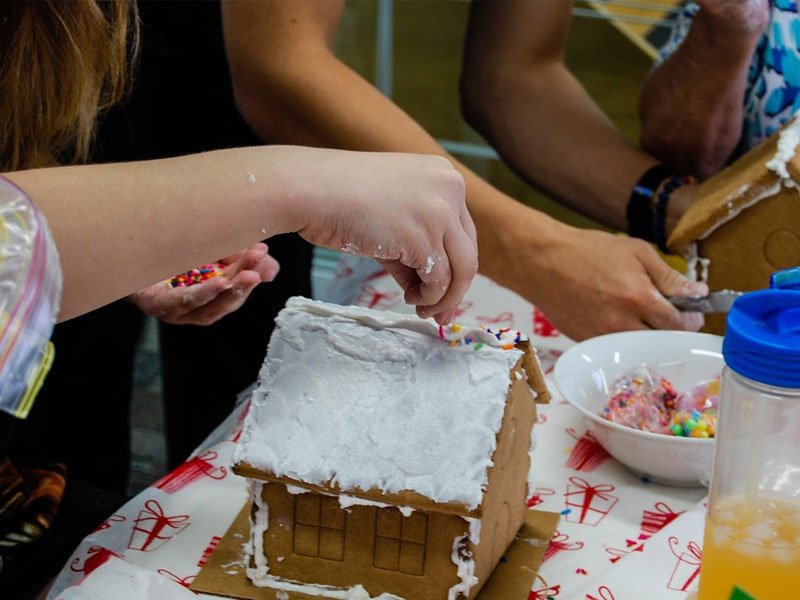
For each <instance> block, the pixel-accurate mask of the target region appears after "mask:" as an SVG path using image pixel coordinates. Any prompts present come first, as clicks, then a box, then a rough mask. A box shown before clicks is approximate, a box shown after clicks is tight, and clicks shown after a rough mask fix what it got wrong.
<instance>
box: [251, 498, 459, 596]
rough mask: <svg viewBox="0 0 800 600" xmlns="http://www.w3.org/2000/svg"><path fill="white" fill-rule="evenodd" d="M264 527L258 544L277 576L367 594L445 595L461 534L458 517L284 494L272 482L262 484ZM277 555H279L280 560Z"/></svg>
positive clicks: (453, 577) (451, 580)
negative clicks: (265, 505)
mask: <svg viewBox="0 0 800 600" xmlns="http://www.w3.org/2000/svg"><path fill="white" fill-rule="evenodd" d="M262 497H263V499H264V501H265V502H267V503H268V505H269V528H268V530H267V531H266V532H265V534H264V548H265V552H266V554H267V559H268V562H269V566H270V573H271V574H272V575H275V576H277V577H281V578H285V579H290V580H294V581H300V582H304V583H317V584H325V585H333V586H337V587H343V588H349V587H352V586H354V585H357V584H361V585H363V586H364V587H365V588H366V589H367V590H368V591H369V593H370V594H371V595H373V596H377V595H380V594H382V593H391V594H395V595H398V596H401V597H403V598H409V599H410V598H432V599H433V598H442V599H445V598H447V591H448V590H449V589H450V587H452V586H453V585H455V584H456V583H458V582H459V579H458V577H457V576H456V567H455V565H454V564H453V563H452V561H451V558H450V556H451V553H452V548H453V540H454V539H455V538H456V536H461V535H465V534H466V533H467V531H468V529H469V525H468V523H467V522H466V521H465V520H464V519H463V518H461V517H458V516H454V515H447V514H440V513H423V512H415V513H412V515H411V516H410V517H403V516H402V514H401V513H400V511H399V510H398V509H396V508H393V507H392V508H376V507H372V506H353V507H351V508H349V509H347V510H342V509H341V508H340V507H339V501H338V499H337V498H335V497H332V496H321V495H319V494H315V493H306V494H290V493H289V492H288V491H287V490H286V486H285V485H283V484H280V483H267V484H265V485H264V488H263V493H262ZM281 557H282V558H281Z"/></svg>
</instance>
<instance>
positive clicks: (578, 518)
mask: <svg viewBox="0 0 800 600" xmlns="http://www.w3.org/2000/svg"><path fill="white" fill-rule="evenodd" d="M615 489H616V488H615V487H614V486H613V485H611V484H602V485H590V484H589V482H588V481H586V480H585V479H581V478H580V477H570V478H569V482H568V483H567V492H566V494H564V498H565V500H566V504H567V508H568V509H569V512H568V513H567V514H566V517H565V518H566V520H567V521H569V522H570V523H580V524H581V525H591V526H592V527H596V526H597V525H598V524H600V522H601V521H602V520H603V519H605V518H606V516H607V515H608V513H609V512H611V509H612V508H614V505H615V504H616V503H617V502H618V501H619V498H618V497H616V496H612V495H611V494H610V493H609V492H613V491H614V490H615Z"/></svg>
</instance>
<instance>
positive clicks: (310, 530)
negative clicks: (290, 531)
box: [294, 494, 346, 562]
mask: <svg viewBox="0 0 800 600" xmlns="http://www.w3.org/2000/svg"><path fill="white" fill-rule="evenodd" d="M345 522H346V520H345V513H344V511H343V510H342V509H341V508H340V506H339V501H338V500H337V499H336V498H329V497H323V496H317V495H314V494H300V495H298V496H296V497H295V501H294V526H295V529H294V553H295V554H297V555H299V556H310V557H312V558H325V559H328V560H336V561H340V562H341V561H343V560H344V539H345Z"/></svg>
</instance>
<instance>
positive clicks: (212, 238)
mask: <svg viewBox="0 0 800 600" xmlns="http://www.w3.org/2000/svg"><path fill="white" fill-rule="evenodd" d="M6 176H7V177H8V178H9V179H10V180H11V181H13V182H14V183H15V184H16V185H18V186H19V187H20V188H21V189H22V190H24V191H25V192H26V193H27V194H28V195H29V196H30V197H31V199H32V200H33V201H34V202H35V203H36V204H37V206H39V208H40V209H41V210H42V212H43V213H44V214H45V216H46V217H47V220H48V222H49V223H50V228H51V230H52V232H53V237H54V239H55V242H56V246H57V247H58V250H59V254H60V258H61V264H62V270H63V273H64V293H63V298H62V305H61V312H60V314H59V319H60V320H65V319H68V318H71V317H73V316H76V315H78V314H81V313H83V312H86V311H88V310H91V309H93V308H96V307H98V306H102V305H103V304H106V303H108V302H110V301H112V300H115V299H117V298H120V297H122V296H125V295H127V294H130V293H132V292H135V291H137V290H140V289H142V288H144V287H145V286H148V285H151V284H153V283H154V282H157V281H159V280H162V279H164V278H165V277H169V276H171V275H174V274H175V273H180V272H183V271H187V270H189V269H191V268H193V267H195V266H197V265H199V264H203V263H207V262H212V261H214V260H216V259H217V258H218V257H220V256H228V255H231V254H234V253H235V252H236V251H237V250H238V249H240V248H243V247H246V246H248V245H249V244H253V243H256V242H258V241H259V240H262V239H264V238H267V237H270V236H272V235H276V234H279V233H288V232H293V231H297V232H299V233H300V235H302V236H303V237H304V238H306V239H307V240H308V241H310V242H311V243H314V244H317V245H322V246H326V247H330V248H335V249H343V248H346V249H347V250H348V251H350V252H352V253H355V254H360V255H367V256H374V257H376V258H379V259H380V260H382V261H384V262H385V263H386V266H387V268H388V269H389V270H390V272H391V273H392V274H393V275H394V276H395V278H396V279H398V281H399V283H400V284H401V285H402V287H403V288H404V289H405V291H406V301H407V302H409V303H410V304H414V305H417V307H418V309H417V310H418V312H419V313H420V314H421V315H423V316H437V318H438V319H439V320H440V321H443V320H446V319H447V318H448V317H449V314H450V313H451V312H452V311H453V310H454V309H455V308H456V307H457V306H458V303H459V302H460V301H461V297H462V296H463V294H464V291H465V290H466V288H467V287H468V285H469V282H470V281H471V279H472V277H473V275H474V274H475V271H476V269H477V249H476V243H475V233H474V227H473V226H472V222H471V220H470V217H469V214H468V213H467V211H466V207H465V205H464V184H463V180H462V178H461V176H460V175H459V174H458V172H457V171H455V169H453V168H452V166H451V165H450V164H449V163H448V162H447V161H446V160H443V159H441V158H440V157H431V156H421V155H413V154H378V153H355V152H341V151H332V150H319V149H311V148H297V147H288V146H271V147H254V148H243V149H234V150H222V151H216V152H208V153H204V154H197V155H192V156H187V157H181V158H171V159H164V160H155V161H147V162H139V163H116V164H106V165H89V166H75V167H58V168H50V169H38V170H31V171H19V172H15V173H8V174H6ZM376 196H381V197H385V198H386V199H387V202H385V203H380V202H375V200H374V199H375V197H376ZM112 202H113V210H110V209H109V206H110V205H111V203H112Z"/></svg>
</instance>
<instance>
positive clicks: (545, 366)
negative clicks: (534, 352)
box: [538, 350, 567, 404]
mask: <svg viewBox="0 0 800 600" xmlns="http://www.w3.org/2000/svg"><path fill="white" fill-rule="evenodd" d="M561 354H562V352H561V351H559V350H548V351H547V352H540V353H539V354H538V357H539V364H540V365H541V366H542V371H544V374H545V375H549V374H550V373H552V372H553V368H554V367H555V366H556V361H557V360H558V359H559V357H560V356H561ZM566 403H567V402H566V400H562V401H561V404H566Z"/></svg>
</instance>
